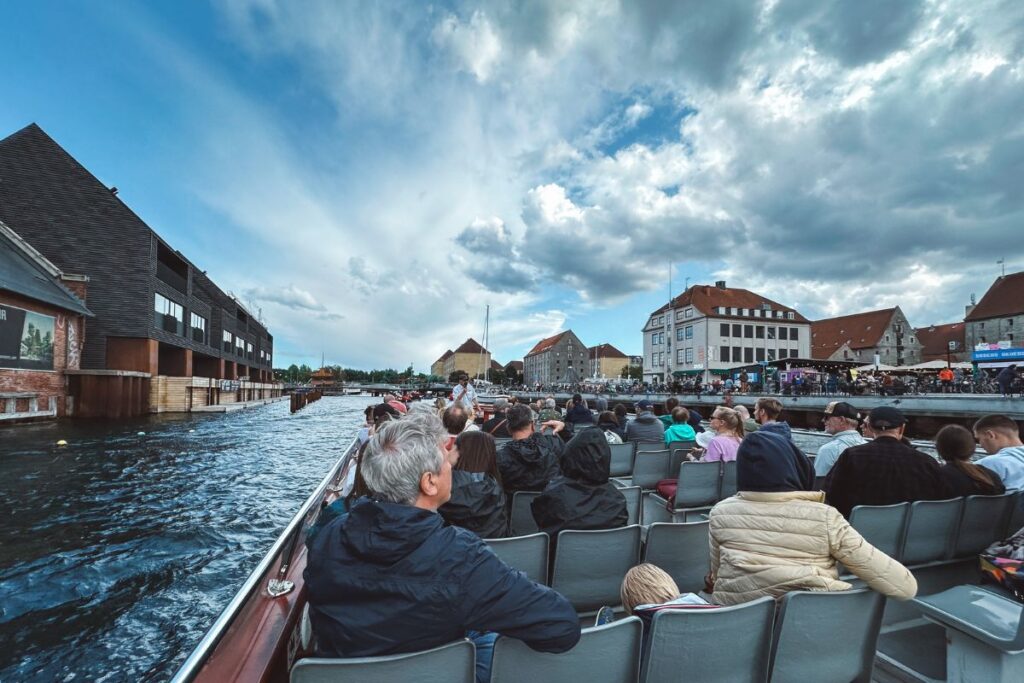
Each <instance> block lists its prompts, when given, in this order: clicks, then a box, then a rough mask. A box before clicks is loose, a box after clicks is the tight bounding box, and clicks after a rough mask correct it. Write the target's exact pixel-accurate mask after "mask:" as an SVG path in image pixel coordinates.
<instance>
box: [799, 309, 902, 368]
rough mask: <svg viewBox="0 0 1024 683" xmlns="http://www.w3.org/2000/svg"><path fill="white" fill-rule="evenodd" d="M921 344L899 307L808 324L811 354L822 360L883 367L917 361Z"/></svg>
mask: <svg viewBox="0 0 1024 683" xmlns="http://www.w3.org/2000/svg"><path fill="white" fill-rule="evenodd" d="M921 350H922V346H921V342H920V341H918V339H917V334H916V332H915V330H914V328H913V327H912V326H911V324H910V321H908V320H907V316H905V315H903V311H901V310H900V307H899V306H895V307H893V308H883V309H881V310H878V311H865V312H864V313H854V314H853V315H843V316H839V317H837V318H825V319H823V320H815V321H814V322H813V323H811V354H812V357H813V358H817V359H822V360H853V361H859V362H861V363H863V364H865V365H869V364H872V363H874V361H875V354H876V353H877V354H878V360H879V362H880V363H881V364H883V365H892V366H900V365H916V364H917V363H920V362H921Z"/></svg>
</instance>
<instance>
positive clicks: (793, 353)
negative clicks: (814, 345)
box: [789, 349, 800, 358]
mask: <svg viewBox="0 0 1024 683" xmlns="http://www.w3.org/2000/svg"><path fill="white" fill-rule="evenodd" d="M799 356H800V349H790V350H789V357H790V358H797V357H799Z"/></svg>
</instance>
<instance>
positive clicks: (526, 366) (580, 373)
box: [523, 330, 588, 385]
mask: <svg viewBox="0 0 1024 683" xmlns="http://www.w3.org/2000/svg"><path fill="white" fill-rule="evenodd" d="M587 357H588V354H587V345H586V344H584V343H583V342H582V341H580V338H579V337H577V336H576V335H575V334H574V333H573V331H572V330H566V331H565V332H559V333H558V334H556V335H554V336H552V337H548V338H546V339H541V340H540V341H539V342H537V344H536V345H535V346H534V347H533V348H532V349H530V352H529V353H527V354H526V357H525V358H523V382H524V383H525V384H527V385H531V384H537V383H540V384H561V383H568V384H571V383H573V382H579V381H582V380H583V379H585V378H586V376H587V372H588V361H587Z"/></svg>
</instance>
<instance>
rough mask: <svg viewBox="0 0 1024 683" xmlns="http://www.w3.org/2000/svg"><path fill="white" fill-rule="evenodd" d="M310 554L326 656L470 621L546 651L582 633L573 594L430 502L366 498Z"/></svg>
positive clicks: (369, 651)
mask: <svg viewBox="0 0 1024 683" xmlns="http://www.w3.org/2000/svg"><path fill="white" fill-rule="evenodd" d="M308 561H309V564H308V565H307V567H306V570H305V573H304V576H305V579H306V586H307V588H308V591H309V606H310V619H311V620H312V622H313V632H314V633H315V634H316V644H317V648H316V654H317V655H318V656H320V657H376V656H379V655H389V654H397V653H401V652H417V651H419V650H426V649H429V648H433V647H437V646H439V645H443V644H445V643H449V642H451V641H453V640H458V639H459V638H462V637H464V636H465V635H466V631H469V630H474V631H496V632H498V633H500V634H502V635H506V636H511V637H513V638H518V639H520V640H522V641H524V642H525V643H526V644H527V645H529V646H530V647H532V648H533V649H535V650H541V651H543V652H565V651H566V650H568V649H570V648H572V647H573V646H574V645H575V644H576V642H577V641H578V640H579V638H580V624H579V619H578V617H577V616H576V611H575V610H574V609H573V607H572V605H571V604H570V603H569V601H568V600H566V599H565V598H564V597H562V596H561V595H559V594H558V593H556V592H555V591H553V590H551V589H550V588H548V587H546V586H542V585H540V584H537V583H534V582H533V581H531V580H530V579H528V578H526V575H525V574H523V573H522V572H518V571H516V570H514V569H512V568H511V567H509V566H508V565H506V564H505V563H504V562H502V561H501V560H499V559H498V556H497V555H495V554H494V553H493V552H492V551H491V550H490V548H488V547H487V545H486V544H485V543H484V542H483V541H482V540H480V539H479V538H478V537H477V536H476V535H474V534H473V533H471V532H469V531H466V530H465V529H460V528H458V527H453V526H445V525H444V521H443V520H442V519H441V516H440V515H438V514H436V513H434V512H430V511H429V510H421V509H419V508H416V507H412V506H410V505H399V504H397V503H386V502H380V501H374V500H370V499H369V498H363V499H360V500H359V501H357V502H356V503H355V504H354V505H353V506H352V511H351V512H350V513H349V514H348V515H347V516H344V517H339V518H337V519H335V520H333V521H332V522H330V523H329V524H328V525H327V526H326V527H324V529H323V530H322V531H321V532H320V533H319V534H317V535H316V538H314V539H313V543H312V545H311V546H310V549H309V560H308Z"/></svg>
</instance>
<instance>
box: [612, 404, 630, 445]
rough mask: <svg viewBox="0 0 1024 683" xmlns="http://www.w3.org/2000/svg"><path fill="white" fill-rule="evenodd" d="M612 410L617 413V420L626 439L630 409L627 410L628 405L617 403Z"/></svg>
mask: <svg viewBox="0 0 1024 683" xmlns="http://www.w3.org/2000/svg"><path fill="white" fill-rule="evenodd" d="M612 412H613V413H615V420H616V421H617V422H618V423H619V426H620V427H622V433H623V437H622V438H623V439H625V438H626V437H625V433H626V424H627V423H628V422H629V411H628V410H626V406H624V405H623V404H621V403H616V404H615V407H614V408H612Z"/></svg>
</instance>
